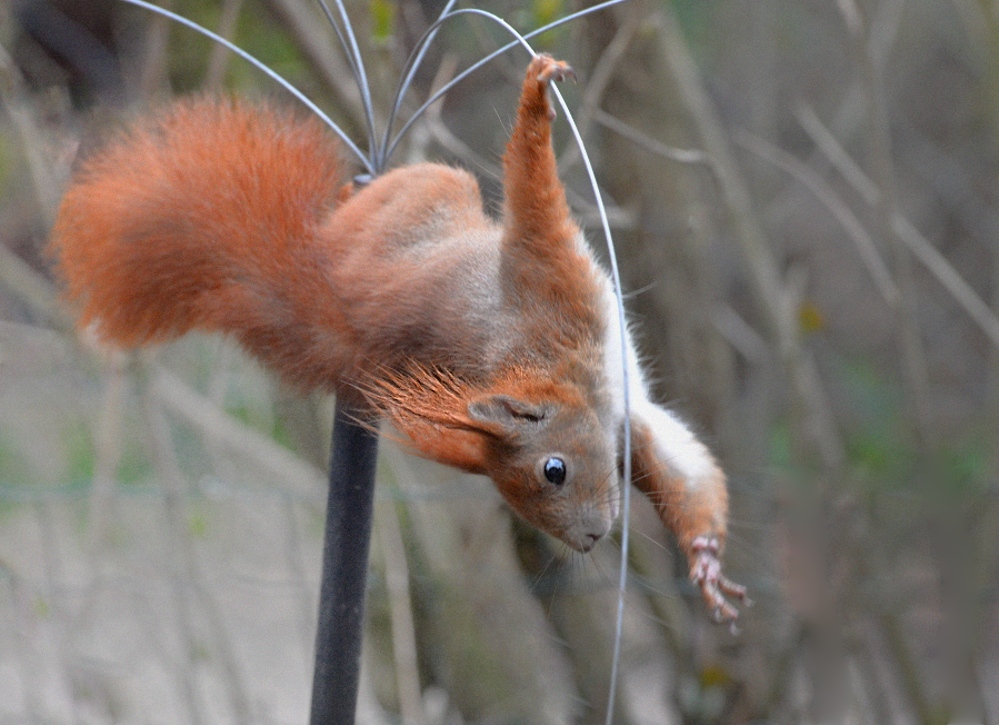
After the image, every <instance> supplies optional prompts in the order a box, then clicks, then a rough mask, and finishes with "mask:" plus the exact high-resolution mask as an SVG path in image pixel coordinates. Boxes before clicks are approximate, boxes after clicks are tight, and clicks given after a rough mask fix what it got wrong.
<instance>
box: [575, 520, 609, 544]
mask: <svg viewBox="0 0 999 725" xmlns="http://www.w3.org/2000/svg"><path fill="white" fill-rule="evenodd" d="M610 529H611V519H608V518H606V517H604V516H601V515H599V514H598V513H596V512H594V513H593V514H591V515H589V516H587V517H586V518H585V519H584V520H583V521H581V522H580V526H579V528H578V529H577V532H578V533H577V537H578V540H579V547H578V548H579V550H580V551H582V552H583V553H584V554H585V553H586V552H588V551H590V550H591V549H592V548H593V547H594V546H596V545H597V542H598V541H600V539H602V538H604V537H605V536H606V535H607V533H608V532H609V531H610Z"/></svg>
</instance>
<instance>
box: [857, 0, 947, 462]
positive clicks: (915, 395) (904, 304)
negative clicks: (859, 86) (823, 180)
mask: <svg viewBox="0 0 999 725" xmlns="http://www.w3.org/2000/svg"><path fill="white" fill-rule="evenodd" d="M838 5H839V8H840V10H841V12H842V13H843V17H844V19H845V23H846V26H847V29H848V30H849V35H850V38H851V40H852V41H853V49H854V53H855V55H856V57H857V58H858V61H859V63H860V67H861V72H862V75H863V80H864V86H865V90H866V94H867V112H868V119H867V120H868V130H869V135H868V144H869V152H868V153H869V157H870V159H869V160H870V164H871V168H872V175H873V177H874V181H875V185H876V187H877V189H878V192H879V193H878V199H877V202H876V203H875V204H874V207H875V213H876V217H877V224H878V228H879V232H880V235H881V236H882V237H883V238H884V239H885V241H886V243H887V244H888V245H889V248H890V249H891V252H892V258H893V266H894V272H895V284H896V285H898V289H899V295H898V304H897V305H896V306H895V312H896V318H897V320H898V335H899V338H898V345H899V352H900V357H901V365H902V368H903V373H904V378H905V381H906V389H907V391H908V397H909V404H910V406H911V408H912V413H913V416H914V419H915V430H916V434H917V435H918V436H919V439H920V441H921V442H922V443H923V444H924V445H926V446H930V447H932V445H933V441H934V438H933V435H932V432H931V431H932V430H933V420H934V413H933V403H932V398H931V393H930V384H929V371H928V369H927V364H926V351H925V350H924V348H923V340H922V334H921V331H920V329H919V319H918V310H917V299H916V285H915V278H914V277H913V270H912V261H911V259H910V257H909V251H908V249H906V246H905V245H904V244H902V243H900V240H899V239H898V235H897V232H896V230H895V227H894V224H893V221H894V217H895V215H896V213H897V211H896V210H897V208H898V204H897V201H896V197H895V179H894V174H895V172H894V168H893V166H894V164H893V162H892V158H891V129H890V128H889V125H888V110H887V107H886V105H885V102H884V98H885V88H884V83H883V81H882V78H881V73H882V67H883V63H882V64H879V63H878V62H877V61H876V60H875V58H874V53H873V51H872V49H871V47H870V44H869V42H868V40H867V38H866V37H865V33H866V28H865V25H864V22H863V17H862V15H861V13H860V10H859V9H858V8H857V6H856V4H855V0H839V3H838Z"/></svg>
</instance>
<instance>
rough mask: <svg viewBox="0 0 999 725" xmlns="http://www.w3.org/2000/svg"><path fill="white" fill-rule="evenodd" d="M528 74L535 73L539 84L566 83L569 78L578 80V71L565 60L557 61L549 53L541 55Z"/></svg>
mask: <svg viewBox="0 0 999 725" xmlns="http://www.w3.org/2000/svg"><path fill="white" fill-rule="evenodd" d="M528 73H534V74H535V75H536V76H537V79H538V82H539V83H551V82H552V81H560V82H561V81H564V80H565V79H566V78H569V79H571V80H573V81H575V80H576V71H574V70H573V69H572V66H570V65H569V64H568V63H566V62H565V61H564V60H555V59H554V58H552V57H551V56H550V55H548V53H539V54H538V55H536V56H535V57H534V60H532V61H531V65H530V67H529V68H528Z"/></svg>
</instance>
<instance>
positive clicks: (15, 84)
mask: <svg viewBox="0 0 999 725" xmlns="http://www.w3.org/2000/svg"><path fill="white" fill-rule="evenodd" d="M0 104H2V105H3V107H4V108H6V109H7V115H8V116H10V119H11V121H12V122H13V124H14V128H15V130H16V131H17V134H18V136H19V137H20V140H21V143H20V146H21V149H22V150H23V152H24V155H25V158H26V160H27V162H28V172H29V174H30V175H31V185H32V187H33V188H34V191H35V198H36V199H37V200H38V209H39V212H40V213H41V217H42V220H43V221H44V224H45V228H46V229H49V228H51V227H52V222H53V221H55V213H56V209H57V208H58V206H59V196H60V194H61V189H62V185H61V184H59V183H57V180H56V176H55V174H53V173H52V164H51V162H50V161H49V160H48V159H47V158H46V153H45V151H44V149H45V142H44V141H43V140H42V136H41V131H40V129H41V128H42V125H41V124H40V123H39V122H38V119H37V118H35V117H34V114H33V113H32V111H31V110H30V107H29V105H28V103H27V101H26V95H25V90H24V79H23V78H22V77H21V72H20V71H19V70H18V69H17V66H16V65H15V64H14V60H13V58H11V56H10V54H9V53H8V52H7V50H6V48H4V47H3V46H2V45H0ZM4 266H5V265H0V268H2V267H4Z"/></svg>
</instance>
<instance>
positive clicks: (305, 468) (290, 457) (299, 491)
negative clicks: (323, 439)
mask: <svg viewBox="0 0 999 725" xmlns="http://www.w3.org/2000/svg"><path fill="white" fill-rule="evenodd" d="M151 393H152V394H153V395H154V396H155V397H156V399H157V400H159V401H160V402H161V403H162V405H164V406H165V407H167V408H169V409H170V410H172V411H173V412H174V413H175V414H177V415H180V416H181V417H183V418H184V419H185V420H186V421H188V422H189V423H191V424H193V425H195V426H197V427H198V428H199V429H200V430H201V431H202V432H203V433H204V434H205V435H206V436H208V437H210V438H213V439H215V440H217V441H219V442H220V443H222V444H224V445H226V446H229V447H231V448H233V449H234V450H237V451H239V452H240V453H241V454H243V455H246V456H250V457H252V459H253V460H254V461H256V462H257V463H258V464H259V465H260V466H261V467H262V468H263V469H264V470H265V471H267V472H268V473H269V474H270V475H271V476H273V483H274V485H275V486H278V487H280V488H281V489H283V490H284V491H286V492H287V493H289V494H291V495H292V496H295V497H297V498H301V499H305V500H309V501H320V500H321V497H322V492H323V487H324V485H325V477H324V476H323V474H322V473H321V472H320V471H319V470H318V469H316V468H315V467H314V466H312V465H311V464H309V463H307V462H306V461H303V460H302V459H301V458H299V457H298V456H296V455H295V454H294V453H292V452H291V451H289V450H287V449H286V448H283V447H282V446H280V445H278V444H277V443H275V442H274V441H273V440H271V439H270V438H269V437H267V436H265V435H264V434H262V433H259V432H257V431H255V430H253V429H252V428H249V427H247V426H245V425H243V424H241V423H239V422H237V421H236V420H235V419H234V418H232V417H231V416H230V415H228V414H227V413H225V412H224V411H222V410H220V409H219V408H218V407H217V406H215V405H213V404H212V403H211V402H210V401H208V400H207V399H205V398H204V397H202V396H201V395H199V394H198V393H197V392H195V391H194V390H192V389H191V388H190V387H188V386H187V385H186V384H185V383H184V382H182V381H181V380H180V379H179V378H177V377H176V376H175V375H173V374H172V373H170V372H167V371H166V370H164V369H162V368H160V369H156V371H155V376H154V379H153V381H152V383H151Z"/></svg>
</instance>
